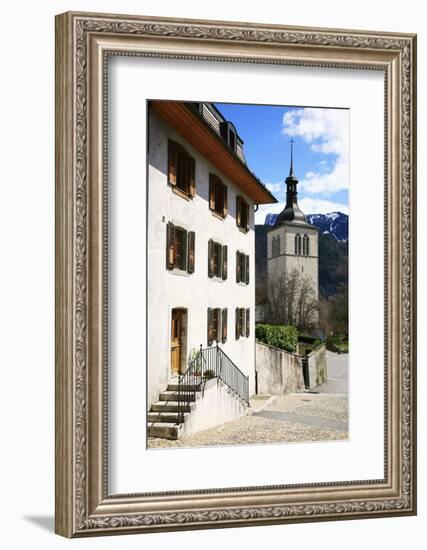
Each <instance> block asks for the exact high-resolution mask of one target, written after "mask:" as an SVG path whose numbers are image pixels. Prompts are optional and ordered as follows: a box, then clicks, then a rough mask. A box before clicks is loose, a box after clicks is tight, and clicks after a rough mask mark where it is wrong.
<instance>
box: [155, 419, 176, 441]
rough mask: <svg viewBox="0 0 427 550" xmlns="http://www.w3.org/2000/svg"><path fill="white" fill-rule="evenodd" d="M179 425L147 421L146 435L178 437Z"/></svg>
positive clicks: (168, 437)
mask: <svg viewBox="0 0 427 550" xmlns="http://www.w3.org/2000/svg"><path fill="white" fill-rule="evenodd" d="M178 433H179V426H178V425H177V424H173V423H167V422H149V423H148V431H147V435H148V437H162V438H163V439H178Z"/></svg>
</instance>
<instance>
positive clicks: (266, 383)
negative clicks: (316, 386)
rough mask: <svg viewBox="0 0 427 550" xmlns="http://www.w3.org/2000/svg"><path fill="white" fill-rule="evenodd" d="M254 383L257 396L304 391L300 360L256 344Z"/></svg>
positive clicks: (291, 354) (264, 345)
mask: <svg viewBox="0 0 427 550" xmlns="http://www.w3.org/2000/svg"><path fill="white" fill-rule="evenodd" d="M256 383H257V393H258V394H259V395H280V394H282V393H291V392H298V391H303V390H304V387H305V386H304V377H303V371H302V358H301V357H300V356H299V355H295V354H293V353H288V352H286V351H283V350H281V349H278V348H274V347H272V346H268V345H267V344H262V343H261V342H257V343H256Z"/></svg>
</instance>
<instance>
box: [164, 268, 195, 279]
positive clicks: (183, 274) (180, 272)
mask: <svg viewBox="0 0 427 550" xmlns="http://www.w3.org/2000/svg"><path fill="white" fill-rule="evenodd" d="M168 271H169V273H171V274H172V275H177V276H178V277H190V276H191V275H193V274H192V273H188V271H185V269H178V268H177V267H175V268H174V269H168Z"/></svg>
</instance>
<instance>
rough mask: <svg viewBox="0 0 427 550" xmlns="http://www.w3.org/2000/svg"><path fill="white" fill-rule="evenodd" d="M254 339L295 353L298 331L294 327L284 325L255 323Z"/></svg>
mask: <svg viewBox="0 0 427 550" xmlns="http://www.w3.org/2000/svg"><path fill="white" fill-rule="evenodd" d="M255 336H256V339H257V340H259V341H260V342H263V343H264V344H267V345H269V346H273V347H275V348H279V349H283V350H285V351H289V352H291V353H295V351H296V349H297V345H298V332H297V329H296V328H295V327H292V326H284V325H267V324H264V323H262V324H257V326H256V329H255Z"/></svg>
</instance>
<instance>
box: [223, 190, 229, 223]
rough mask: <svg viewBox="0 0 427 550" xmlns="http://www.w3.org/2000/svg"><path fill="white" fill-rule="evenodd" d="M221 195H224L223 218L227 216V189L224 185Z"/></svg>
mask: <svg viewBox="0 0 427 550" xmlns="http://www.w3.org/2000/svg"><path fill="white" fill-rule="evenodd" d="M223 194H224V208H223V211H222V214H223V216H224V217H225V216H227V214H228V187H227V186H226V185H224V187H223Z"/></svg>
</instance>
